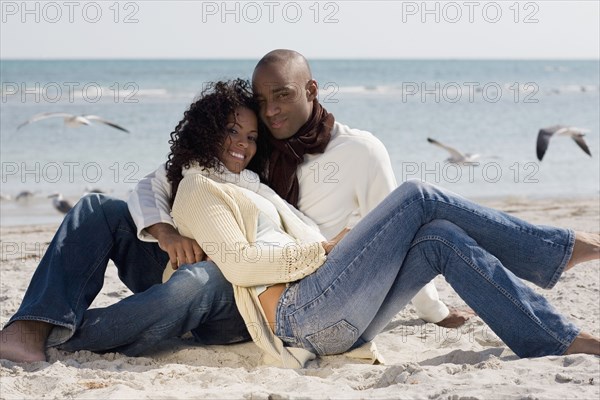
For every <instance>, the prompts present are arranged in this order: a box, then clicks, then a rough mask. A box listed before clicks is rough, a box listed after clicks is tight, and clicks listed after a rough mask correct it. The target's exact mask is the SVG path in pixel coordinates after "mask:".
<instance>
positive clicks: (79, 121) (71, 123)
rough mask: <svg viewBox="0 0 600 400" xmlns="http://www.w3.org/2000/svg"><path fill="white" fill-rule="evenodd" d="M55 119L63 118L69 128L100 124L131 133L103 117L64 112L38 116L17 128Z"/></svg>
mask: <svg viewBox="0 0 600 400" xmlns="http://www.w3.org/2000/svg"><path fill="white" fill-rule="evenodd" d="M53 117H63V119H64V122H65V125H66V126H68V127H69V128H76V127H78V126H81V125H91V124H92V122H100V123H102V124H105V125H108V126H111V127H113V128H116V129H119V130H121V131H123V132H126V133H129V131H128V130H127V129H125V128H123V127H122V126H120V125H117V124H115V123H114V122H111V121H108V120H106V119H104V118H102V117H99V116H97V115H74V114H69V113H64V112H46V113H41V114H36V115H34V116H33V117H31V118H29V119H28V120H27V121H25V122H23V123H22V124H21V125H19V126H17V129H21V128H22V127H24V126H25V125H27V124H31V123H33V122H37V121H41V120H43V119H46V118H53Z"/></svg>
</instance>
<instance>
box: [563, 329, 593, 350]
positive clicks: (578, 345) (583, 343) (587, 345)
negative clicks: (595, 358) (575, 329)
mask: <svg viewBox="0 0 600 400" xmlns="http://www.w3.org/2000/svg"><path fill="white" fill-rule="evenodd" d="M580 353H583V354H595V355H600V339H599V338H597V337H594V336H592V335H590V334H589V333H585V332H581V333H580V334H579V335H577V337H576V338H575V340H573V343H571V345H570V346H569V348H568V349H567V351H565V355H566V354H580Z"/></svg>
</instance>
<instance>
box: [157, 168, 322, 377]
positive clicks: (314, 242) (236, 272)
mask: <svg viewBox="0 0 600 400" xmlns="http://www.w3.org/2000/svg"><path fill="white" fill-rule="evenodd" d="M225 171H226V170H225ZM183 175H184V178H183V179H182V181H181V182H180V184H179V188H178V190H177V196H176V198H175V203H174V204H173V211H172V213H173V219H174V220H175V223H176V224H177V228H178V229H179V232H180V233H181V234H182V235H184V236H188V237H192V238H194V239H196V241H197V242H198V243H199V244H200V247H202V249H204V251H205V252H206V254H207V255H208V256H209V257H210V258H211V259H212V260H213V262H215V263H216V264H217V266H218V267H219V269H220V270H221V271H222V272H223V275H224V276H225V278H226V279H227V280H228V281H229V282H231V283H232V284H233V290H234V296H235V301H236V303H237V306H238V309H239V311H240V314H241V315H242V317H243V318H244V321H245V322H246V326H247V328H248V331H249V332H250V335H251V336H252V339H253V340H254V342H255V343H256V344H257V345H258V346H259V347H260V348H261V349H262V350H264V352H265V357H264V359H263V361H264V362H265V363H267V364H271V365H275V366H281V367H287V368H301V367H303V366H304V364H305V363H306V362H307V361H308V360H311V359H313V358H315V355H314V354H313V353H311V352H309V351H307V350H304V349H300V348H292V347H284V345H283V342H282V341H281V340H280V339H279V338H278V337H276V336H275V335H274V334H273V332H272V331H271V330H270V329H269V327H268V324H267V321H266V319H265V316H264V313H263V311H262V307H261V305H260V302H259V300H258V296H256V295H255V291H254V290H253V289H252V288H253V287H254V286H256V285H262V284H274V283H283V282H293V281H297V280H299V279H302V278H303V277H304V276H306V275H309V274H310V273H312V272H314V271H315V270H316V269H317V268H319V267H320V266H321V265H322V264H323V263H324V262H325V259H326V256H325V250H324V248H323V246H322V244H321V242H322V241H324V240H325V238H324V237H323V236H322V235H321V234H320V232H319V231H318V229H314V228H311V227H310V226H309V225H307V222H308V221H303V220H302V219H301V217H300V215H299V213H298V212H297V211H294V209H293V208H292V207H291V206H289V204H287V203H286V202H285V201H284V200H282V199H281V198H280V197H279V196H278V195H277V194H276V193H275V192H274V191H273V190H272V189H270V188H269V187H268V186H266V185H263V184H261V183H260V182H259V180H258V177H257V176H256V175H255V174H254V173H252V172H251V171H248V170H245V171H243V173H242V174H239V175H237V174H232V173H229V172H217V171H215V170H205V169H203V168H200V167H197V166H194V167H191V168H189V169H187V170H185V171H184V174H183ZM232 182H235V183H232ZM237 186H242V187H245V188H247V189H249V190H253V191H254V192H256V193H258V194H259V195H261V196H263V197H265V198H266V199H267V200H269V201H271V202H272V203H273V204H274V205H275V207H276V209H277V212H278V213H279V216H280V218H281V221H282V223H283V228H284V230H285V231H286V233H287V234H289V235H290V236H291V238H292V239H293V240H294V243H292V244H291V245H290V244H289V243H288V244H287V245H285V246H277V245H274V246H270V247H269V248H268V251H265V247H264V246H262V247H259V246H257V245H256V244H255V241H256V231H257V222H258V214H259V209H258V208H257V207H256V205H255V204H254V203H253V202H252V201H251V200H250V199H248V198H247V197H246V196H245V195H244V194H243V193H242V192H241V191H240V190H239V188H238V187H237ZM313 224H314V223H313ZM168 269H170V268H167V270H168Z"/></svg>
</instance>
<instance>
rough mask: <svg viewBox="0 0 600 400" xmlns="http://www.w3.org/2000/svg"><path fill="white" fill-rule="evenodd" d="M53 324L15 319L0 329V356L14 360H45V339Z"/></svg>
mask: <svg viewBox="0 0 600 400" xmlns="http://www.w3.org/2000/svg"><path fill="white" fill-rule="evenodd" d="M53 326H54V325H52V324H49V323H46V322H41V321H15V322H13V323H12V324H10V325H9V326H7V327H6V328H5V329H3V330H1V331H0V358H2V359H5V360H10V361H14V362H36V361H46V353H45V350H46V339H47V338H48V335H49V334H50V331H51V330H52V327H53Z"/></svg>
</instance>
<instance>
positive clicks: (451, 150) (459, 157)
mask: <svg viewBox="0 0 600 400" xmlns="http://www.w3.org/2000/svg"><path fill="white" fill-rule="evenodd" d="M427 141H428V142H429V143H431V144H433V145H436V146H438V147H441V148H442V149H445V150H446V151H447V152H449V153H450V155H451V156H452V157H451V158H452V159H456V160H464V159H465V155H464V154H463V153H461V152H460V151H458V150H456V149H455V148H454V147H450V146H446V145H445V144H443V143H440V142H438V141H437V140H435V139H431V138H427Z"/></svg>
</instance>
